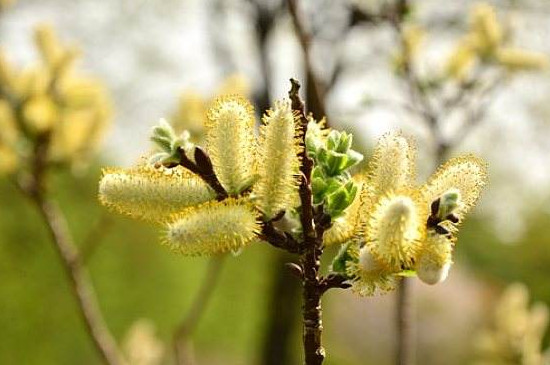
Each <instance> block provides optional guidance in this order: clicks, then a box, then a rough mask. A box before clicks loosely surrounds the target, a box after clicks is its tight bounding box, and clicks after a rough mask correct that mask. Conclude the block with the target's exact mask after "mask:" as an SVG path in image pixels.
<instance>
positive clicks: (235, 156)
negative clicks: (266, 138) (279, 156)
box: [206, 96, 256, 195]
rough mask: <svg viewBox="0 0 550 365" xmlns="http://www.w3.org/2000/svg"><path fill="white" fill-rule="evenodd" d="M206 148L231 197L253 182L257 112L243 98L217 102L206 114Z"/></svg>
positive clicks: (234, 97) (222, 99) (225, 99)
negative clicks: (255, 119)
mask: <svg viewBox="0 0 550 365" xmlns="http://www.w3.org/2000/svg"><path fill="white" fill-rule="evenodd" d="M207 117H208V121H207V124H206V146H207V151H208V153H209V155H210V158H211V160H212V164H213V166H214V171H215V172H216V175H217V176H218V179H219V180H220V182H221V184H222V185H223V186H224V188H225V189H226V190H227V192H228V193H229V194H232V195H236V194H238V193H240V192H241V191H242V190H243V189H245V188H247V187H248V186H249V185H250V184H251V183H252V180H253V178H254V170H255V161H254V160H255V159H254V157H255V156H254V150H255V143H256V140H255V136H254V109H253V107H252V105H251V104H250V103H249V102H248V101H247V100H246V99H244V98H243V97H240V96H224V97H221V98H218V99H217V100H216V101H215V102H214V104H213V106H212V107H211V108H210V110H209V111H208V114H207Z"/></svg>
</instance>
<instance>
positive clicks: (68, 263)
mask: <svg viewBox="0 0 550 365" xmlns="http://www.w3.org/2000/svg"><path fill="white" fill-rule="evenodd" d="M48 143H49V137H47V136H46V135H43V136H41V137H39V139H38V140H37V142H36V146H35V150H34V156H33V157H34V158H33V166H32V172H31V176H30V177H29V178H28V180H27V181H22V180H19V181H17V182H16V183H17V185H18V187H19V189H20V191H21V192H22V193H23V194H24V195H25V196H27V197H28V198H29V199H30V200H31V202H32V203H33V204H34V205H35V206H36V208H37V210H38V212H39V213H40V216H41V218H42V219H43V221H44V223H45V224H46V227H47V228H48V232H49V234H50V237H51V241H52V243H53V244H54V248H55V250H56V252H57V254H58V256H59V258H60V261H61V263H62V264H63V268H64V269H65V273H66V274H67V277H68V278H69V282H70V284H71V291H72V293H73V295H74V297H75V298H76V300H77V304H78V310H79V313H80V316H81V317H82V319H83V321H84V324H85V327H86V330H87V332H88V334H89V336H90V338H91V340H92V342H93V344H94V346H95V347H96V349H97V351H98V353H99V354H100V356H101V358H102V360H103V362H104V363H105V364H108V365H123V364H124V359H123V357H122V354H121V353H120V351H119V349H118V346H117V344H116V342H115V340H114V338H113V336H112V335H111V333H110V332H109V329H108V328H107V326H106V324H105V321H104V319H103V316H102V314H101V311H100V309H99V305H98V303H97V298H96V295H95V293H94V290H93V286H92V283H91V280H90V278H89V274H88V272H87V270H86V268H85V267H84V263H83V262H82V259H81V256H80V254H79V252H78V250H77V248H76V246H75V244H74V242H73V240H72V237H71V234H70V232H69V229H68V226H67V222H66V219H65V216H64V215H63V212H62V211H61V210H60V209H59V207H58V206H57V205H56V204H55V202H53V201H52V200H50V199H48V198H47V195H46V193H47V191H46V172H47V161H46V158H47V149H48Z"/></svg>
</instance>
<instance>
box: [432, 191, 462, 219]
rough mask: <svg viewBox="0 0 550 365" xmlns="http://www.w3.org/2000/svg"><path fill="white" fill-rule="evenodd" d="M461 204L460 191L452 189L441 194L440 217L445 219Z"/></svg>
mask: <svg viewBox="0 0 550 365" xmlns="http://www.w3.org/2000/svg"><path fill="white" fill-rule="evenodd" d="M459 204H460V192H459V191H458V190H456V189H451V190H449V191H447V192H446V193H444V194H443V195H441V198H440V200H439V211H438V213H437V215H438V216H439V218H440V219H445V218H446V217H447V216H449V214H452V213H453V212H454V211H455V210H456V208H458V206H459Z"/></svg>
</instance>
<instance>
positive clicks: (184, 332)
mask: <svg viewBox="0 0 550 365" xmlns="http://www.w3.org/2000/svg"><path fill="white" fill-rule="evenodd" d="M224 259H225V256H214V257H212V258H211V259H210V262H209V263H208V269H207V272H206V275H205V277H204V279H203V281H202V283H201V286H200V288H199V292H198V293H197V296H196V297H195V298H194V299H193V303H192V304H191V308H190V309H189V311H188V312H187V314H186V315H185V318H184V319H183V320H182V321H181V323H180V324H179V325H178V327H177V328H176V331H175V332H174V340H173V341H174V343H173V347H174V355H175V357H176V363H177V364H178V365H192V364H194V363H195V360H194V358H193V354H192V351H191V344H190V337H191V335H192V334H193V332H194V331H195V329H196V328H197V325H198V323H199V321H200V319H201V317H202V315H203V314H204V312H205V310H206V307H207V306H208V303H209V302H210V299H211V298H212V294H213V293H214V291H215V288H216V284H217V282H218V280H219V278H220V273H221V270H222V267H223V263H224V261H225V260H224Z"/></svg>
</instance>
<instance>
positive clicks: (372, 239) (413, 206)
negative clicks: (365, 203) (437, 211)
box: [365, 191, 426, 270]
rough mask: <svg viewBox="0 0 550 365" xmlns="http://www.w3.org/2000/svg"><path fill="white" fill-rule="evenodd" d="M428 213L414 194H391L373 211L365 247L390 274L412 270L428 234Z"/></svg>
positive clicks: (370, 215)
mask: <svg viewBox="0 0 550 365" xmlns="http://www.w3.org/2000/svg"><path fill="white" fill-rule="evenodd" d="M425 218H426V210H425V206H424V205H423V201H422V200H421V199H420V197H419V196H418V195H417V194H416V193H415V192H414V191H404V192H403V193H401V194H395V193H393V192H389V193H387V194H385V195H382V196H380V197H379V198H378V200H377V201H376V203H375V204H374V205H373V206H371V207H369V210H368V217H367V218H366V226H365V244H366V246H367V247H368V248H369V249H370V252H371V253H372V254H373V256H374V257H375V258H376V259H377V260H378V261H380V262H381V263H382V264H384V265H385V266H386V267H387V268H388V269H390V270H400V269H403V268H405V267H408V266H409V265H410V264H411V263H412V261H413V258H414V256H415V254H416V253H417V251H418V249H419V245H420V242H421V241H422V239H423V238H424V235H425V231H426V228H425V227H426V222H425Z"/></svg>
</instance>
